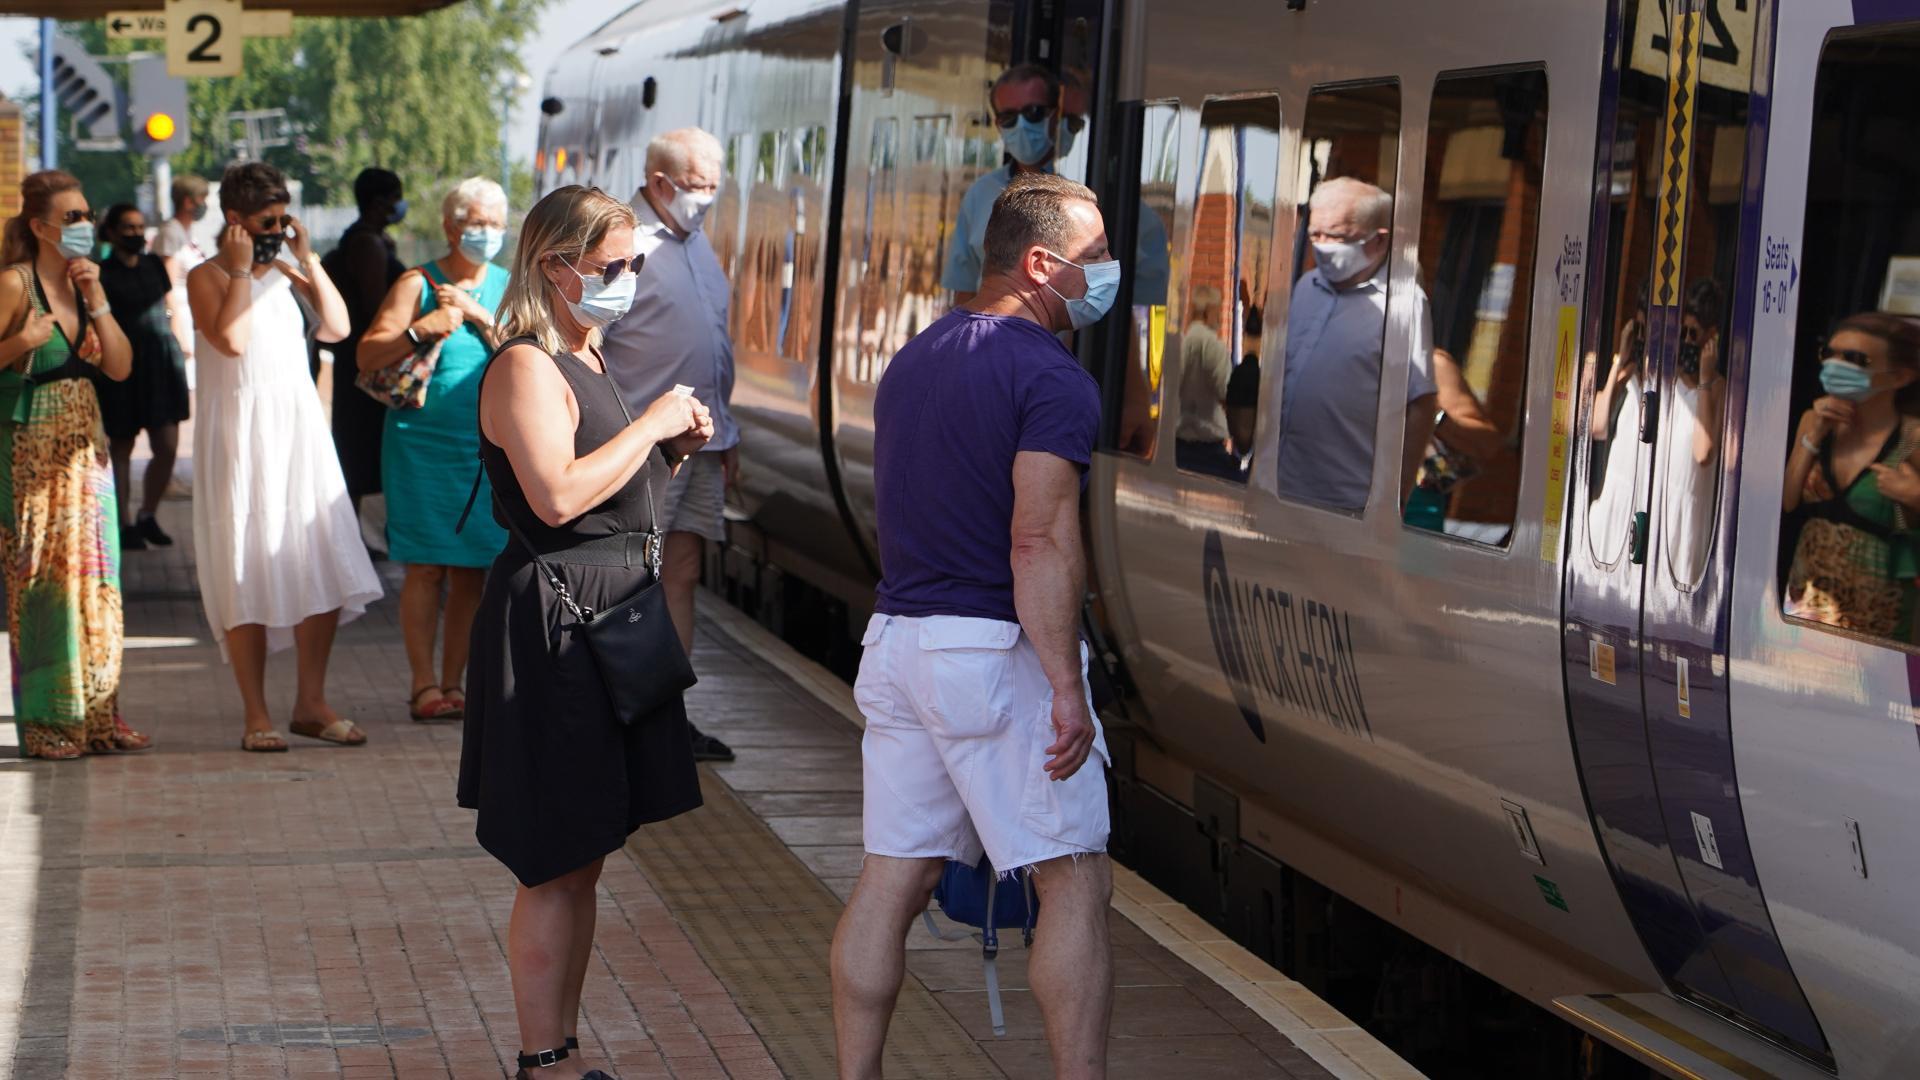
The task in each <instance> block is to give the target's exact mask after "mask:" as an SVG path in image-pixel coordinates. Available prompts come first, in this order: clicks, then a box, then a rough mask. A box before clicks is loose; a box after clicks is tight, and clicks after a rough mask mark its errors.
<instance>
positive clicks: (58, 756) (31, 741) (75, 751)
mask: <svg viewBox="0 0 1920 1080" xmlns="http://www.w3.org/2000/svg"><path fill="white" fill-rule="evenodd" d="M20 749H21V750H22V751H24V752H25V753H26V755H27V756H28V757H33V758H39V759H41V760H42V761H72V760H74V759H75V758H78V757H83V756H85V754H86V751H85V750H83V749H81V748H80V744H79V743H76V742H74V741H73V740H72V739H69V738H67V737H66V736H64V735H54V734H50V733H48V732H46V731H42V730H40V729H38V728H32V727H22V728H21V729H20Z"/></svg>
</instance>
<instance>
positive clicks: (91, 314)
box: [87, 304, 113, 322]
mask: <svg viewBox="0 0 1920 1080" xmlns="http://www.w3.org/2000/svg"><path fill="white" fill-rule="evenodd" d="M111 314H113V305H112V304H101V305H100V306H99V307H97V308H88V309H87V318H89V319H92V320H93V321H94V322H99V321H100V320H101V319H104V318H106V317H107V316H109V315H111Z"/></svg>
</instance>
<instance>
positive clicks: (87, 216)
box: [57, 210, 93, 225]
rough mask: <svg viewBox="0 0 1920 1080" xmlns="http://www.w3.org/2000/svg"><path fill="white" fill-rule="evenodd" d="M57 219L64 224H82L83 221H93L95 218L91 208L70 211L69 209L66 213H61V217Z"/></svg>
mask: <svg viewBox="0 0 1920 1080" xmlns="http://www.w3.org/2000/svg"><path fill="white" fill-rule="evenodd" d="M57 220H58V221H59V222H60V223H61V224H62V225H78V224H80V223H81V222H83V221H92V220H93V211H91V210H69V211H67V212H66V213H64V214H62V215H60V217H59V218H58V219H57Z"/></svg>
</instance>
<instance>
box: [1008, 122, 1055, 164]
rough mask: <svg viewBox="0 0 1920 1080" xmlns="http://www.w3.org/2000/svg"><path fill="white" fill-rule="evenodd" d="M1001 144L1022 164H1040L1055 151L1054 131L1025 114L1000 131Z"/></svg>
mask: <svg viewBox="0 0 1920 1080" xmlns="http://www.w3.org/2000/svg"><path fill="white" fill-rule="evenodd" d="M1000 145H1002V146H1004V147H1006V148H1007V153H1009V154H1012V155H1013V160H1015V161H1017V162H1019V163H1020V164H1022V165H1028V166H1032V165H1038V164H1040V163H1041V162H1043V161H1045V160H1047V157H1048V156H1049V155H1050V154H1052V152H1053V132H1051V131H1049V130H1047V125H1046V124H1036V123H1034V122H1033V121H1031V120H1029V119H1027V118H1026V117H1024V116H1023V117H1021V118H1020V119H1018V120H1016V121H1014V124H1013V127H1012V128H1010V129H1008V130H1006V131H1003V132H1001V133H1000Z"/></svg>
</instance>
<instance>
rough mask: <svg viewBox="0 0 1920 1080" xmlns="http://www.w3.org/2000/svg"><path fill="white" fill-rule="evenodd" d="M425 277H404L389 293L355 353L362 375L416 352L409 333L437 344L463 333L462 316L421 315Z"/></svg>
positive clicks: (437, 312)
mask: <svg viewBox="0 0 1920 1080" xmlns="http://www.w3.org/2000/svg"><path fill="white" fill-rule="evenodd" d="M426 280H427V278H426V275H425V274H414V273H408V274H402V275H400V280H399V281H396V282H394V283H393V288H391V289H388V290H387V298H386V299H385V300H384V301H382V302H381V304H380V310H379V311H378V312H376V313H375V314H374V316H373V322H372V323H370V324H368V326H367V332H366V333H364V334H362V335H361V336H360V344H359V346H358V348H356V349H355V350H354V354H353V355H354V363H355V364H357V365H358V366H359V368H360V370H361V371H378V370H380V369H381V368H383V367H386V366H387V365H388V364H392V363H397V362H398V361H400V360H401V359H402V358H404V357H405V356H406V355H407V354H408V353H411V352H412V351H413V342H411V341H408V340H407V329H408V327H412V329H413V331H414V333H416V334H419V335H420V336H421V337H422V338H424V339H425V340H428V341H438V340H440V339H441V338H444V337H447V336H449V335H451V334H452V333H453V332H454V331H455V330H458V329H460V319H461V316H460V312H459V311H458V310H449V309H448V308H446V307H444V306H443V307H438V308H435V309H434V310H432V311H429V312H427V313H426V314H425V315H420V314H418V313H419V311H420V291H421V290H422V289H424V288H426V284H425V283H426Z"/></svg>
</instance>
